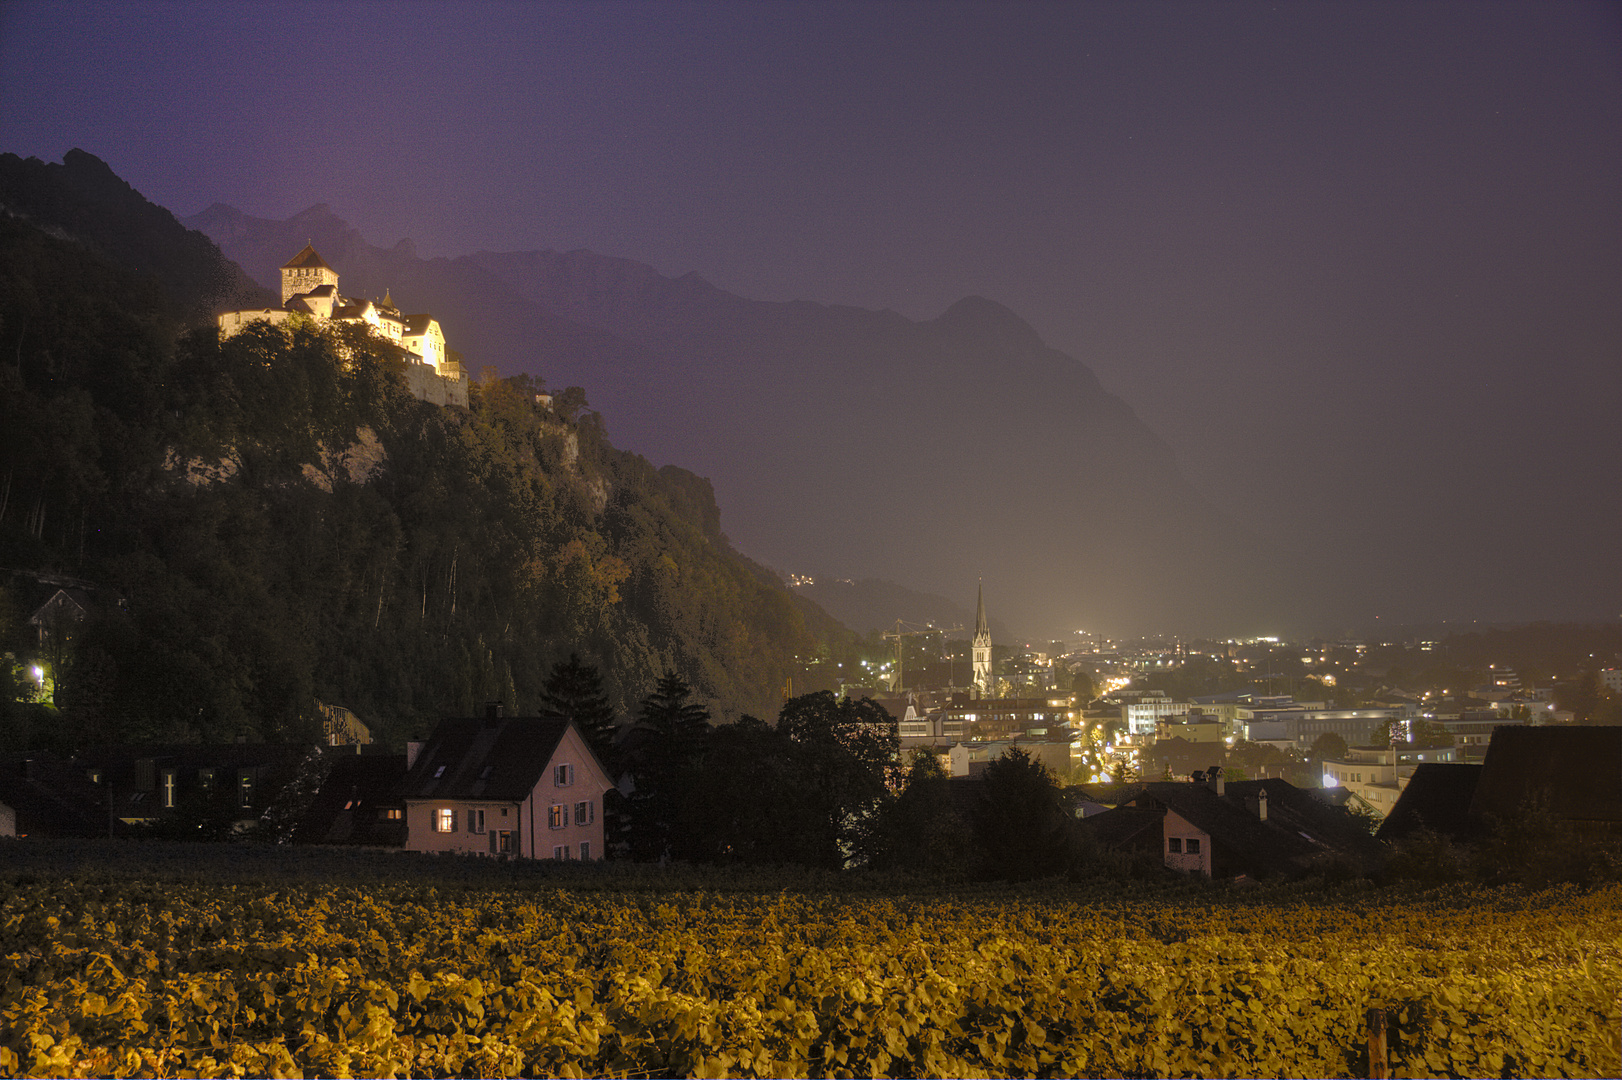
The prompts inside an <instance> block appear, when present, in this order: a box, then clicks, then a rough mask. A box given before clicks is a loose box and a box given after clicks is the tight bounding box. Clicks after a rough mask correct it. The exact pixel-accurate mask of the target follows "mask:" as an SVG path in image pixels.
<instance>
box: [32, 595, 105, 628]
mask: <svg viewBox="0 0 1622 1080" xmlns="http://www.w3.org/2000/svg"><path fill="white" fill-rule="evenodd" d="M90 604H91V600H90V594H88V593H86V592H85V591H84V590H83V589H72V588H65V589H57V590H56V591H55V592H53V593H52V594H51V596H50V599H48V600H46V601H45V602H44V603H43V604H41V605H40V606H39V610H38V611H35V612H34V614H33V615H32V616H31V617H30V618H29V620H28V622H29V623H30V624H31V625H34V626H43V625H44V624H45V623H46V622H47V621H49V620H50V618H51V613H52V612H53V611H58V610H60V611H61V612H62V613H63V614H65V615H66V616H67V617H69V618H73V619H83V618H84V617H85V613H86V612H88V611H89V610H90ZM75 612H77V613H78V614H77V615H75V614H74V613H75Z"/></svg>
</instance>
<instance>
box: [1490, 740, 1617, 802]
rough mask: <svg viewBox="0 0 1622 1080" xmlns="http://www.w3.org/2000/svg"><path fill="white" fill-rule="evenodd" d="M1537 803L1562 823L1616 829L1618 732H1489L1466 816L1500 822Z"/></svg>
mask: <svg viewBox="0 0 1622 1080" xmlns="http://www.w3.org/2000/svg"><path fill="white" fill-rule="evenodd" d="M1537 797H1547V799H1548V800H1549V809H1550V810H1551V811H1553V812H1554V813H1555V814H1557V815H1559V816H1560V817H1563V818H1568V819H1571V820H1576V821H1605V822H1617V823H1622V728H1618V727H1525V726H1514V727H1498V728H1494V729H1493V733H1492V742H1490V743H1488V744H1487V756H1486V758H1485V759H1484V760H1483V761H1482V765H1481V779H1480V781H1479V782H1478V783H1477V784H1476V789H1475V794H1474V795H1473V796H1472V797H1471V800H1470V813H1471V814H1473V815H1474V814H1494V815H1496V816H1498V817H1500V818H1505V817H1509V816H1510V815H1512V814H1515V813H1517V812H1519V811H1520V809H1521V808H1522V807H1523V806H1524V805H1525V804H1526V803H1527V802H1528V801H1529V800H1531V799H1533V798H1537Z"/></svg>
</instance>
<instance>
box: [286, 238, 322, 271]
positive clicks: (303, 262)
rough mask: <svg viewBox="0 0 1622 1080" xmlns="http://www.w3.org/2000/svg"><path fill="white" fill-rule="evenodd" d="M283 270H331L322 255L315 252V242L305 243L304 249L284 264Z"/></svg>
mask: <svg viewBox="0 0 1622 1080" xmlns="http://www.w3.org/2000/svg"><path fill="white" fill-rule="evenodd" d="M282 269H283V270H331V269H332V267H330V266H328V265H327V264H326V262H325V261H323V260H322V258H321V256H319V255H317V254H316V253H315V246H314V245H313V244H305V245H304V250H303V251H301V252H299V253H298V254H297V255H294V256H293V257H292V258H291V259H290V260H288V261H287V262H286V263H285V264H284V265H283V266H282Z"/></svg>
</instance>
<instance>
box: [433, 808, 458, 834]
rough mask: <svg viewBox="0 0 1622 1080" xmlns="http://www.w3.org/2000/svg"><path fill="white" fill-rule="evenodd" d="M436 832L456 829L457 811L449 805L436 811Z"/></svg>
mask: <svg viewBox="0 0 1622 1080" xmlns="http://www.w3.org/2000/svg"><path fill="white" fill-rule="evenodd" d="M434 831H435V832H455V831H456V811H455V810H452V809H451V808H450V807H448V806H441V807H439V808H438V809H436V810H435V811H434Z"/></svg>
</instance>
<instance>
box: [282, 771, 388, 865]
mask: <svg viewBox="0 0 1622 1080" xmlns="http://www.w3.org/2000/svg"><path fill="white" fill-rule="evenodd" d="M405 760H406V759H405V755H404V754H345V755H342V756H340V757H339V758H337V759H336V760H335V761H334V762H333V763H332V771H331V772H329V773H327V778H326V780H324V781H323V782H322V784H321V790H320V791H319V792H317V793H316V797H315V799H314V801H313V802H312V803H311V804H310V809H309V812H308V813H306V814H305V816H304V820H303V821H301V822H299V826H298V829H297V831H295V832H294V834H293V841H294V843H299V844H368V845H373V846H379V847H401V846H403V845H404V844H405V841H406V823H405V821H404V819H403V818H402V819H400V820H395V821H390V820H388V819H387V818H385V817H383V816H381V815H380V813H379V811H382V810H388V809H393V808H399V807H403V806H404V805H405V804H404V802H403V801H402V800H401V799H400V781H401V780H403V779H405V775H406V763H405Z"/></svg>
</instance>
